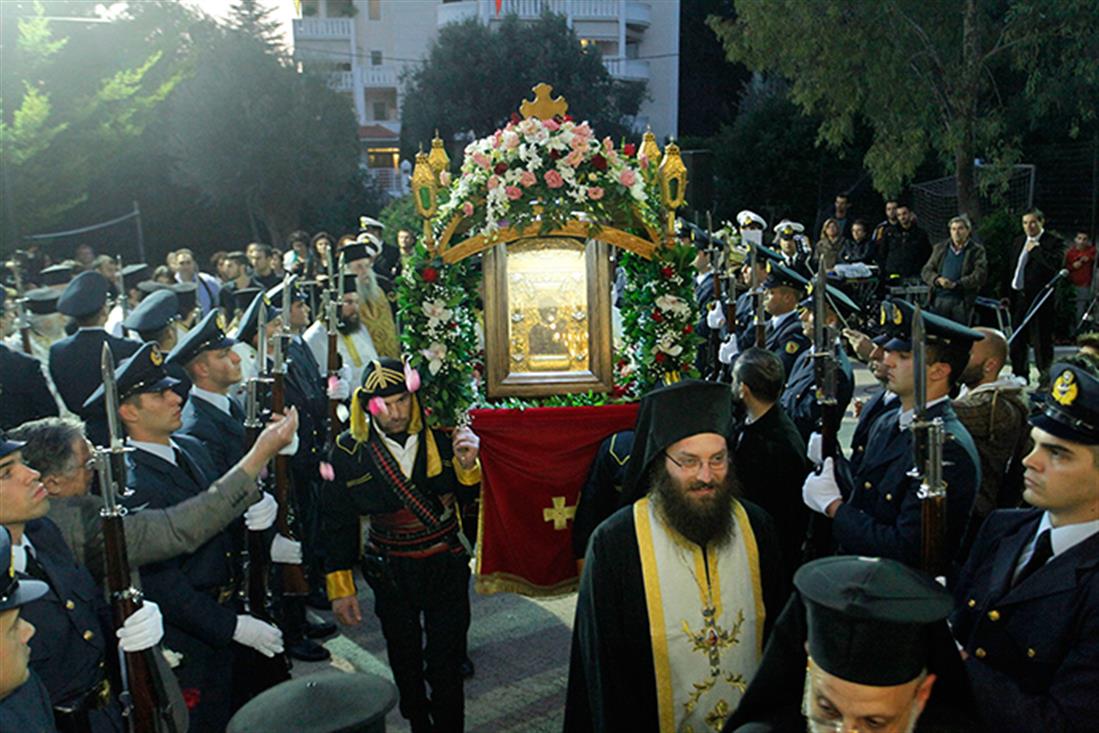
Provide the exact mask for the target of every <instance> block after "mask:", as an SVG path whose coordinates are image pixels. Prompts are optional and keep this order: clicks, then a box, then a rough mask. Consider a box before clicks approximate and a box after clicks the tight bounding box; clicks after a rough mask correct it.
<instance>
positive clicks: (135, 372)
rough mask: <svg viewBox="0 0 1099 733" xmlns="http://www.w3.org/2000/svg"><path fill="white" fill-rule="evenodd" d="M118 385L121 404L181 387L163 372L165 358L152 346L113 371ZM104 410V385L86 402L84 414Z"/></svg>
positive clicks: (143, 348)
mask: <svg viewBox="0 0 1099 733" xmlns="http://www.w3.org/2000/svg"><path fill="white" fill-rule="evenodd" d="M114 378H115V382H116V383H117V385H118V402H119V404H121V403H122V402H123V400H125V399H126V398H128V397H133V396H134V395H136V394H143V393H147V392H163V391H164V390H166V389H168V388H170V387H174V386H176V385H177V384H179V380H178V379H176V378H175V377H169V376H168V373H167V372H166V371H164V354H163V353H161V351H160V347H159V346H157V345H156V344H155V343H153V342H151V341H150V342H149V343H147V344H145V345H144V346H142V347H141V348H140V349H138V350H137V352H136V353H135V354H134V355H133V356H131V357H130V358H129V359H124V360H123V361H122V362H121V363H119V364H118V366H116V367H115V370H114ZM102 408H103V385H102V384H101V385H99V387H98V388H97V389H96V390H95V392H93V393H92V395H91V397H89V398H88V399H87V400H86V401H85V402H84V409H85V410H93V409H102Z"/></svg>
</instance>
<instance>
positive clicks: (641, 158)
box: [637, 153, 649, 170]
mask: <svg viewBox="0 0 1099 733" xmlns="http://www.w3.org/2000/svg"><path fill="white" fill-rule="evenodd" d="M637 165H639V166H640V167H641V170H645V169H647V168H648V167H649V156H647V155H645V154H644V153H641V154H640V155H638V156H637Z"/></svg>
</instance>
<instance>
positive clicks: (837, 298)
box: [798, 282, 862, 316]
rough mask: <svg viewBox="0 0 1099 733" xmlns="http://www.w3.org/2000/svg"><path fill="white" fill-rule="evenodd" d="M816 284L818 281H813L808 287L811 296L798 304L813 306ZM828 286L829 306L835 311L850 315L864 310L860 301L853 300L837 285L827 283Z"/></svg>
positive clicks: (807, 306) (803, 306)
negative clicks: (860, 306) (860, 305)
mask: <svg viewBox="0 0 1099 733" xmlns="http://www.w3.org/2000/svg"><path fill="white" fill-rule="evenodd" d="M815 285H816V282H811V283H809V286H808V287H807V288H806V291H807V292H808V294H809V297H807V298H805V299H803V300H802V301H801V302H800V303H798V305H799V306H801V307H802V308H812V307H813V287H814V286H815ZM826 288H827V292H828V306H829V307H830V308H831V309H832V312H833V313H842V314H843V315H844V316H850V315H857V314H859V313H861V312H862V309H861V308H859V305H858V303H856V302H855V301H853V300H851V296H850V295H848V294H847V293H845V292H843V291H842V290H840V289H839V288H838V287H836V286H835V285H827V286H826Z"/></svg>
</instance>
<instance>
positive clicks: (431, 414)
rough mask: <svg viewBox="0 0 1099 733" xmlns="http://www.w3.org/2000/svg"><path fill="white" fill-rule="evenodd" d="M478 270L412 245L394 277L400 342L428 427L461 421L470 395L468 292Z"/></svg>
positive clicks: (472, 326) (472, 341) (473, 346)
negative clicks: (415, 374) (418, 384)
mask: <svg viewBox="0 0 1099 733" xmlns="http://www.w3.org/2000/svg"><path fill="white" fill-rule="evenodd" d="M479 282H480V275H479V273H477V272H476V271H474V269H473V267H472V266H471V263H470V262H468V261H462V262H457V263H455V264H451V265H444V264H443V262H442V260H440V259H438V258H432V257H430V256H429V255H428V253H427V250H426V249H425V248H424V246H423V243H422V242H421V243H420V244H417V246H416V250H415V253H414V254H413V256H412V258H411V260H410V262H409V263H408V266H407V267H406V268H405V269H404V271H403V272H402V273H401V276H400V278H399V279H398V282H397V294H398V303H399V313H400V318H401V322H402V324H403V328H402V329H401V341H402V343H403V345H404V350H405V352H406V353H407V354H408V355H409V360H410V362H411V364H412V366H414V367H416V368H417V369H419V371H420V374H422V375H423V379H424V385H423V392H424V395H425V399H424V402H423V404H425V405H430V406H431V407H430V409H427V408H425V410H424V413H425V415H426V417H427V421H428V424H429V425H431V426H432V427H440V426H456V425H459V424H461V422H462V420H463V419H464V415H465V412H466V410H467V409H468V408H469V406H470V405H471V404H472V403H473V401H474V398H475V394H474V387H473V379H472V374H471V369H472V361H471V356H472V355H474V354H476V353H477V330H476V322H477V315H476V312H475V310H474V308H473V299H472V298H471V297H470V294H471V293H476V292H477V286H478V284H479Z"/></svg>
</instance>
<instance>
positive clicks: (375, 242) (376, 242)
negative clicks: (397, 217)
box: [344, 232, 382, 262]
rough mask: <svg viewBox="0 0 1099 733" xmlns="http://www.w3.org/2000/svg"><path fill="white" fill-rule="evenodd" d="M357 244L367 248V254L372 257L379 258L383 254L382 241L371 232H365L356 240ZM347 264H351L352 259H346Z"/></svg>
mask: <svg viewBox="0 0 1099 733" xmlns="http://www.w3.org/2000/svg"><path fill="white" fill-rule="evenodd" d="M355 243H356V244H361V245H362V246H363V247H365V248H366V254H367V255H368V256H370V257H377V256H378V255H379V254H381V252H382V240H380V239H378V238H377V237H376V236H374V235H373V234H371V233H370V232H363V233H361V234H360V235H359V236H358V237H356V238H355ZM344 261H345V262H350V261H351V260H350V259H347V258H345V260H344Z"/></svg>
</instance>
